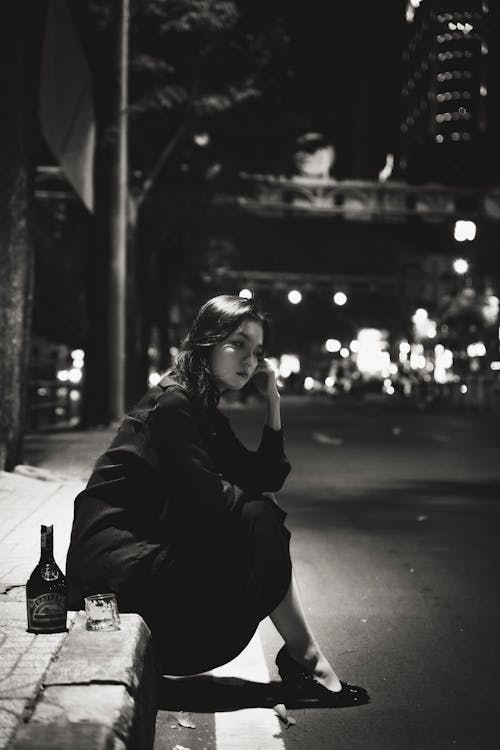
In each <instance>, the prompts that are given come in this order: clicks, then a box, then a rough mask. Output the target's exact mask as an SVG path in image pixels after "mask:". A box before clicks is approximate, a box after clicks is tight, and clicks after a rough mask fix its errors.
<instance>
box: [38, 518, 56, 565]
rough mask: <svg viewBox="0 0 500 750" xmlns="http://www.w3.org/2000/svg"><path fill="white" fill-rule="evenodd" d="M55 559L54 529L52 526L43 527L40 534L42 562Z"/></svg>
mask: <svg viewBox="0 0 500 750" xmlns="http://www.w3.org/2000/svg"><path fill="white" fill-rule="evenodd" d="M53 559H54V529H53V527H52V526H42V529H41V532H40V562H48V561H49V560H53Z"/></svg>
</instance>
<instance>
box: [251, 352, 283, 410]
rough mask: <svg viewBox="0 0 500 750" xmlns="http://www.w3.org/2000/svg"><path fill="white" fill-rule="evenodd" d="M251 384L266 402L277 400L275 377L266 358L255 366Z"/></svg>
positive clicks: (277, 392)
mask: <svg viewBox="0 0 500 750" xmlns="http://www.w3.org/2000/svg"><path fill="white" fill-rule="evenodd" d="M252 382H253V384H254V385H255V387H256V388H257V390H258V391H259V393H260V394H262V396H264V397H265V398H267V399H268V400H272V399H276V398H279V395H280V394H279V391H278V384H277V382H276V375H275V372H274V370H273V368H272V366H271V363H270V361H269V360H268V359H266V357H263V358H262V361H261V362H259V364H258V365H257V367H256V369H255V372H254V374H253V375H252Z"/></svg>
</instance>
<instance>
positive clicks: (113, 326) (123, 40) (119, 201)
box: [109, 0, 129, 421]
mask: <svg viewBox="0 0 500 750" xmlns="http://www.w3.org/2000/svg"><path fill="white" fill-rule="evenodd" d="M128 23H129V0H121V4H120V10H119V28H118V44H117V52H116V64H117V74H116V82H117V84H118V87H117V95H116V116H115V117H116V119H115V124H116V129H117V142H116V155H115V163H114V167H113V184H112V199H111V269H110V285H109V378H110V381H109V382H110V399H109V408H110V414H109V416H110V420H111V421H116V420H119V419H121V418H122V416H123V412H124V410H125V289H126V267H127V196H128V186H127V177H128V161H127V106H128V96H127V88H128Z"/></svg>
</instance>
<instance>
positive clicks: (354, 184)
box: [216, 173, 500, 223]
mask: <svg viewBox="0 0 500 750" xmlns="http://www.w3.org/2000/svg"><path fill="white" fill-rule="evenodd" d="M216 203H217V205H219V206H224V205H226V206H233V207H235V206H236V207H238V208H239V209H241V210H243V211H245V212H248V213H251V214H254V215H261V216H290V215H302V216H303V215H309V216H311V217H332V218H338V217H340V218H343V219H345V220H348V221H349V220H352V221H368V222H369V221H387V222H405V221H408V220H409V219H413V218H417V219H421V220H423V221H425V222H431V223H441V222H447V221H454V220H457V219H469V220H472V221H476V222H478V221H480V222H500V187H454V186H448V185H443V184H434V183H430V184H422V185H410V184H407V183H404V182H391V181H388V182H370V181H365V180H339V181H337V180H333V179H321V178H312V177H302V176H294V177H283V176H273V175H260V174H246V173H243V174H240V175H239V178H238V179H237V180H236V182H235V183H234V184H233V185H231V189H230V191H229V192H228V193H225V194H221V195H218V196H217V198H216Z"/></svg>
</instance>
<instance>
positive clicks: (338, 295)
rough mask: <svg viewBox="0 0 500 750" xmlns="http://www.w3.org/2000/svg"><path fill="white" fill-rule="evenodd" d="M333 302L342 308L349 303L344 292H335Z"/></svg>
mask: <svg viewBox="0 0 500 750" xmlns="http://www.w3.org/2000/svg"><path fill="white" fill-rule="evenodd" d="M333 301H334V302H335V304H336V305H339V306H340V307H342V305H345V303H346V302H347V296H346V295H345V294H344V292H335V294H334V295H333Z"/></svg>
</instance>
